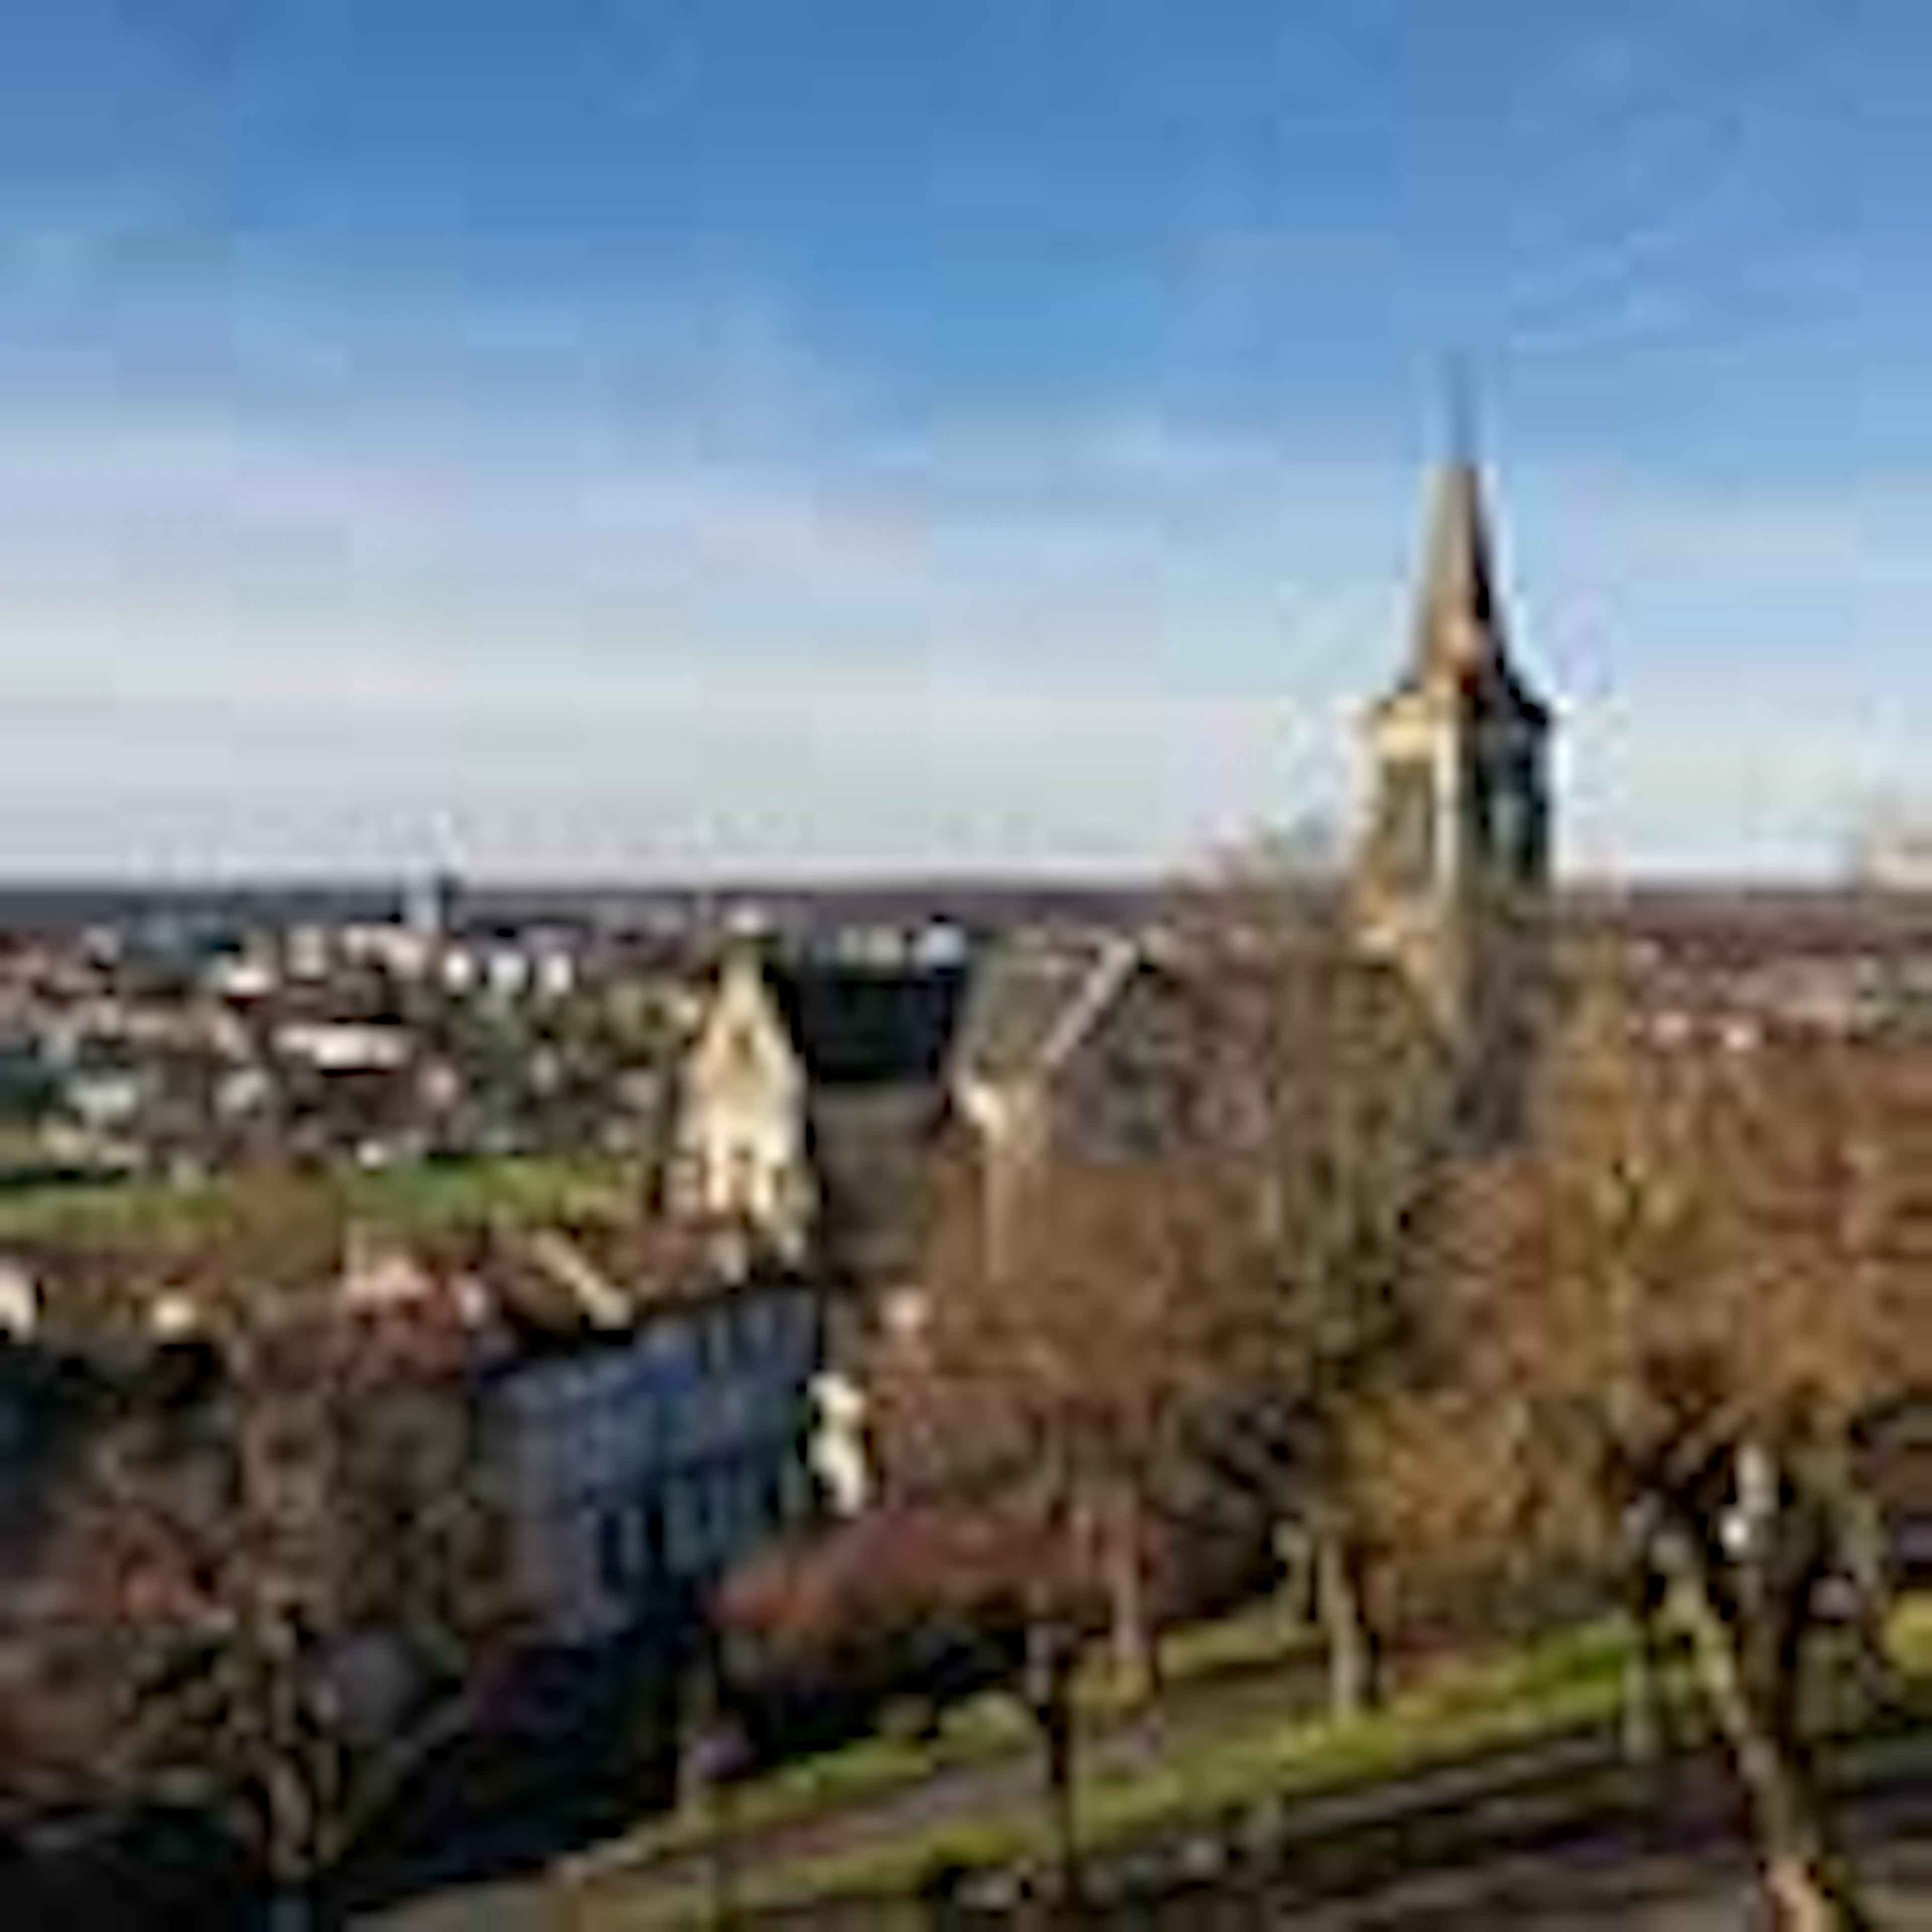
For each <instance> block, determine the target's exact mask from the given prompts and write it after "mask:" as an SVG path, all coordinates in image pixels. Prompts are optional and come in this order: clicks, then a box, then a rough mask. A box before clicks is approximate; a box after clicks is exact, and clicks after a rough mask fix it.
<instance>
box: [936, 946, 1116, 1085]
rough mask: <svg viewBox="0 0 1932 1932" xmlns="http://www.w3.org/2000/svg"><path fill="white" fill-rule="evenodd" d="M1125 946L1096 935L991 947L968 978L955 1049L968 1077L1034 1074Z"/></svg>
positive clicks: (959, 1065)
mask: <svg viewBox="0 0 1932 1932" xmlns="http://www.w3.org/2000/svg"><path fill="white" fill-rule="evenodd" d="M1125 944H1126V942H1125V941H1123V940H1121V938H1119V937H1118V935H1112V934H1107V933H1099V932H1053V933H1049V932H1034V933H1026V934H1023V935H1019V936H1018V937H1016V938H1013V939H1012V940H1010V941H1007V942H1006V943H1004V944H1001V945H1000V946H998V947H995V948H994V949H993V950H992V952H991V953H989V955H988V956H986V958H985V959H984V960H983V962H981V964H980V967H979V968H978V970H977V972H976V973H975V974H974V983H973V986H972V989H971V992H970V993H969V995H968V998H967V1001H966V1010H965V1016H964V1017H963V1018H962V1021H961V1023H960V1027H959V1040H958V1043H957V1044H956V1047H955V1049H954V1056H953V1060H954V1066H955V1067H956V1070H958V1072H959V1073H961V1074H962V1075H963V1076H965V1077H967V1078H968V1079H980V1080H986V1081H989V1082H996V1083H998V1082H1006V1081H1010V1080H1014V1079H1024V1078H1026V1077H1027V1076H1030V1075H1032V1074H1034V1073H1038V1072H1040V1070H1041V1069H1042V1067H1043V1063H1044V1061H1046V1059H1047V1058H1049V1057H1050V1056H1051V1055H1052V1052H1053V1051H1054V1049H1055V1046H1056V1044H1057V1043H1058V1041H1059V1040H1061V1038H1062V1037H1064V1033H1065V1030H1066V1028H1067V1024H1068V1022H1069V1019H1070V1016H1073V1014H1074V1013H1075V1012H1076V1008H1077V1007H1079V1004H1080V1003H1081V1001H1082V998H1083V995H1088V993H1090V992H1091V990H1092V989H1094V986H1095V984H1096V980H1097V976H1098V975H1100V974H1103V972H1104V971H1106V968H1107V967H1108V965H1109V962H1110V961H1112V960H1113V959H1116V958H1117V957H1118V956H1119V954H1120V952H1121V948H1122V947H1124V945H1125Z"/></svg>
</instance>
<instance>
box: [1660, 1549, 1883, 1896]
mask: <svg viewBox="0 0 1932 1932" xmlns="http://www.w3.org/2000/svg"><path fill="white" fill-rule="evenodd" d="M1668 1541H1669V1542H1670V1544H1673V1546H1675V1547H1673V1548H1671V1549H1670V1550H1668V1551H1667V1560H1668V1562H1669V1565H1670V1573H1671V1574H1672V1577H1673V1580H1674V1581H1675V1582H1676V1584H1677V1586H1678V1595H1679V1604H1680V1605H1681V1607H1682V1614H1683V1616H1684V1619H1685V1623H1686V1624H1687V1625H1688V1629H1689V1634H1690V1637H1691V1650H1692V1655H1693V1657H1694V1659H1695V1661H1696V1664H1697V1674H1698V1678H1699V1680H1700V1684H1701V1685H1702V1687H1703V1691H1704V1694H1705V1697H1706V1699H1707V1700H1708V1701H1709V1704H1710V1706H1711V1709H1712V1715H1714V1716H1715V1718H1716V1719H1717V1721H1718V1728H1719V1729H1720V1730H1721V1732H1722V1733H1723V1734H1724V1742H1725V1744H1726V1746H1727V1748H1728V1749H1729V1751H1730V1755H1731V1760H1732V1763H1733V1766H1734V1767H1735V1768H1736V1772H1737V1775H1738V1779H1739V1783H1740V1784H1742V1786H1743V1787H1744V1791H1745V1799H1746V1802H1747V1805H1748V1809H1749V1812H1750V1816H1751V1829H1752V1832H1753V1835H1754V1837H1755V1838H1756V1839H1757V1854H1758V1860H1759V1864H1760V1868H1761V1870H1762V1873H1763V1880H1764V1888H1765V1894H1766V1898H1767V1900H1769V1903H1770V1905H1771V1906H1772V1911H1773V1912H1774V1913H1775V1915H1776V1917H1775V1922H1776V1924H1778V1927H1779V1928H1780V1932H1857V1928H1858V1927H1861V1926H1863V1925H1864V1924H1865V1923H1866V1921H1865V1919H1864V1917H1863V1915H1861V1912H1860V1911H1859V1909H1858V1905H1857V1902H1856V1900H1855V1895H1854V1894H1853V1892H1852V1888H1851V1885H1850V1882H1849V1879H1848V1878H1847V1877H1846V1875H1845V1874H1844V1873H1843V1871H1842V1870H1840V1869H1839V1868H1838V1864H1837V1862H1836V1861H1835V1859H1834V1858H1832V1855H1831V1849H1830V1847H1829V1844H1828V1843H1827V1842H1826V1832H1825V1826H1824V1820H1823V1817H1822V1815H1821V1814H1820V1809H1819V1806H1818V1802H1817V1795H1816V1793H1815V1792H1814V1790H1813V1789H1812V1784H1811V1778H1810V1775H1809V1773H1808V1768H1807V1766H1805V1763H1804V1762H1803V1759H1802V1755H1801V1754H1800V1752H1799V1750H1798V1749H1797V1748H1796V1739H1795V1737H1794V1736H1791V1735H1790V1734H1788V1733H1787V1731H1786V1730H1784V1727H1781V1725H1780V1724H1779V1723H1778V1720H1777V1718H1776V1715H1775V1713H1774V1712H1767V1711H1766V1709H1764V1708H1763V1703H1762V1702H1761V1700H1760V1698H1759V1697H1754V1695H1753V1694H1752V1686H1751V1682H1750V1681H1749V1676H1748V1673H1747V1672H1746V1670H1745V1667H1744V1660H1743V1658H1742V1657H1741V1655H1740V1643H1739V1637H1738V1635H1737V1634H1736V1633H1734V1632H1733V1630H1732V1629H1731V1628H1730V1625H1728V1624H1727V1622H1725V1620H1724V1617H1723V1616H1722V1615H1721V1613H1719V1611H1718V1607H1717V1605H1716V1604H1715V1602H1714V1601H1712V1596H1711V1592H1710V1590H1709V1586H1708V1585H1707V1583H1706V1579H1705V1577H1704V1575H1703V1571H1702V1568H1701V1566H1700V1564H1699V1562H1698V1561H1697V1557H1696V1556H1695V1554H1694V1553H1693V1552H1692V1551H1691V1550H1690V1549H1689V1548H1688V1547H1686V1546H1685V1545H1684V1544H1682V1542H1681V1541H1680V1540H1679V1539H1677V1538H1670V1539H1668ZM1778 1701H1779V1703H1780V1704H1781V1705H1782V1704H1784V1703H1788V1702H1789V1700H1786V1699H1784V1698H1781V1699H1780V1700H1778Z"/></svg>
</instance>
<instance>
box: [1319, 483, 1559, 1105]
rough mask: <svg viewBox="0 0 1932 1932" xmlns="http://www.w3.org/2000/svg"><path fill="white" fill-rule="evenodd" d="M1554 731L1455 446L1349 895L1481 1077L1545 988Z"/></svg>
mask: <svg viewBox="0 0 1932 1932" xmlns="http://www.w3.org/2000/svg"><path fill="white" fill-rule="evenodd" d="M1550 725H1551V720H1550V712H1549V710H1548V709H1547V707H1546V706H1544V704H1543V703H1542V702H1541V700H1539V699H1538V698H1537V697H1535V695H1534V694H1532V691H1530V690H1529V687H1528V685H1526V683H1525V682H1524V680H1523V676H1522V675H1521V673H1520V672H1519V670H1517V667H1516V665H1515V664H1514V662H1513V661H1511V656H1510V652H1509V646H1508V637H1507V635H1506V628H1505V623H1504V621H1503V615H1502V605H1501V600H1500V598H1499V594H1498V589H1497V583H1496V559H1495V556H1494V553H1493V547H1492V544H1491V541H1490V525H1489V519H1488V516H1487V511H1486V510H1485V508H1484V500H1483V484H1482V478H1481V473H1480V472H1479V470H1478V467H1477V465H1476V463H1475V460H1474V458H1472V456H1471V455H1469V452H1467V450H1466V449H1463V450H1459V451H1458V452H1457V453H1456V455H1454V458H1453V459H1452V460H1451V461H1450V462H1448V463H1446V464H1445V465H1444V466H1443V468H1442V472H1441V473H1440V475H1439V477H1438V478H1437V479H1436V496H1435V502H1434V505H1433V511H1432V515H1431V522H1430V529H1429V535H1428V550H1427V555H1426V556H1425V558H1424V565H1423V575H1422V583H1421V592H1420V595H1419V596H1418V601H1417V604H1416V608H1415V630H1414V634H1413V637H1412V640H1411V645H1410V651H1409V661H1408V663H1407V664H1406V666H1405V667H1404V669H1403V673H1402V675H1401V676H1400V679H1399V680H1398V681H1397V684H1396V685H1395V687H1394V689H1393V690H1392V691H1390V692H1389V693H1388V694H1387V695H1386V696H1385V697H1384V698H1383V699H1382V700H1381V702H1380V703H1378V704H1376V706H1374V707H1373V709H1372V710H1371V711H1370V713H1369V715H1368V718H1367V723H1366V736H1367V750H1368V757H1369V764H1370V807H1369V813H1368V823H1367V830H1366V835H1365V837H1364V841H1363V844H1362V847H1361V852H1360V853H1359V856H1358V864H1357V870H1356V877H1355V892H1356V912H1357V918H1358V927H1359V931H1360V934H1361V939H1362V941H1363V944H1364V946H1365V947H1367V949H1368V950H1370V951H1371V952H1372V953H1374V954H1376V955H1377V956H1380V957H1382V958H1384V959H1387V960H1388V961H1389V962H1390V963H1391V965H1394V967H1395V968H1396V969H1397V971H1399V972H1400V974H1402V975H1403V978H1404V979H1405V980H1407V982H1408V983H1409V986H1410V987H1411V988H1412V990H1413V991H1414V992H1415V993H1416V994H1417V995H1418V996H1419V998H1421V1001H1422V1003H1423V1004H1424V1007H1425V1009H1426V1010H1427V1011H1428V1012H1429V1013H1430V1015H1431V1016H1433V1019H1435V1021H1436V1024H1437V1025H1438V1026H1439V1028H1440V1029H1441V1031H1442V1033H1443V1034H1444V1036H1445V1038H1446V1039H1447V1040H1449V1041H1450V1043H1451V1044H1452V1046H1454V1047H1455V1048H1456V1049H1457V1051H1458V1052H1459V1054H1460V1055H1463V1056H1464V1057H1465V1058H1466V1061H1468V1063H1469V1064H1471V1066H1472V1069H1473V1068H1475V1067H1483V1068H1485V1069H1486V1070H1490V1071H1502V1070H1504V1069H1502V1068H1501V1067H1499V1066H1498V1064H1497V1063H1498V1062H1499V1061H1505V1062H1515V1061H1520V1059H1521V1058H1523V1049H1524V1046H1525V1036H1524V1034H1523V1019H1524V1014H1525V1010H1526V1007H1528V1006H1529V1005H1530V1004H1532V1003H1533V1002H1534V1001H1535V985H1536V984H1537V983H1539V982H1540V959H1541V947H1540V944H1539V943H1538V933H1539V932H1540V929H1541V926H1542V925H1543V922H1544V921H1543V915H1544V910H1545V908H1546V905H1547V899H1548V896H1549V888H1550V784H1549V748H1550ZM1503 1084H1504V1085H1511V1084H1514V1083H1512V1082H1504V1083H1503Z"/></svg>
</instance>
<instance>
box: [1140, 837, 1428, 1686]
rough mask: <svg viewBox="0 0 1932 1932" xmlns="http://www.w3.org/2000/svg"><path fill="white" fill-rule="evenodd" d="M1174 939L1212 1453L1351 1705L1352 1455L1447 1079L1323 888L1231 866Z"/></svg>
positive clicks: (1423, 1248)
mask: <svg viewBox="0 0 1932 1932" xmlns="http://www.w3.org/2000/svg"><path fill="white" fill-rule="evenodd" d="M1177 929H1178V959H1179V962H1180V966H1181V971H1182V973H1183V974H1184V978H1185V982H1186V984H1187V987H1188V989H1189V992H1190V1000H1191V1005H1192V1009H1193V1040H1194V1041H1195V1043H1196V1052H1195V1059H1196V1069H1197V1084H1196V1090H1195V1092H1194V1094H1193V1100H1192V1107H1191V1112H1190V1121H1189V1124H1188V1136H1189V1140H1190V1144H1191V1145H1193V1147H1194V1148H1196V1149H1198V1150H1199V1155H1198V1158H1197V1161H1196V1166H1197V1169H1198V1171H1199V1176H1200V1180H1199V1182H1198V1183H1197V1184H1200V1185H1202V1186H1204V1187H1205V1191H1206V1193H1207V1195H1208V1198H1209V1199H1210V1200H1211V1202H1212V1208H1211V1213H1210V1214H1209V1215H1208V1217H1206V1219H1207V1222H1208V1228H1209V1230H1210V1240H1211V1247H1212V1250H1213V1262H1212V1265H1213V1268H1214V1271H1215V1272H1216V1273H1217V1276H1218V1277H1220V1280H1221V1283H1222V1286H1221V1291H1220V1295H1219V1296H1218V1298H1217V1312H1218V1313H1219V1314H1220V1316H1222V1317H1223V1319H1224V1322H1225V1326H1224V1327H1223V1329H1222V1331H1220V1334H1218V1335H1217V1338H1216V1346H1215V1348H1214V1358H1215V1360H1216V1365H1217V1372H1218V1373H1219V1375H1220V1378H1221V1387H1222V1391H1223V1403H1222V1404H1221V1405H1220V1408H1219V1409H1218V1411H1217V1413H1216V1415H1215V1416H1214V1432H1213V1434H1212V1436H1211V1442H1212V1443H1213V1446H1214V1450H1215V1451H1216V1460H1217V1466H1219V1467H1220V1469H1221V1470H1222V1471H1223V1472H1224V1473H1226V1474H1228V1475H1232V1476H1233V1477H1234V1478H1235V1479H1236V1480H1237V1481H1240V1482H1241V1483H1243V1484H1246V1485H1247V1486H1248V1487H1250V1488H1251V1489H1252V1490H1253V1491H1254V1492H1255V1493H1256V1494H1258V1495H1259V1496H1260V1497H1261V1498H1262V1499H1263V1501H1264V1502H1265V1504H1266V1505H1267V1507H1268V1508H1269V1510H1270V1511H1271V1514H1273V1516H1274V1518H1275V1519H1276V1520H1277V1523H1278V1524H1279V1525H1280V1531H1281V1532H1282V1534H1283V1535H1285V1536H1286V1535H1292V1536H1293V1537H1294V1538H1295V1540H1296V1541H1298V1542H1299V1543H1300V1544H1301V1546H1302V1547H1304V1549H1305V1550H1306V1551H1307V1554H1308V1556H1310V1559H1312V1568H1313V1581H1314V1585H1315V1597H1316V1609H1317V1613H1318V1615H1319V1619H1320V1621H1321V1622H1322V1627H1323V1628H1324V1630H1325V1632H1326V1634H1327V1637H1328V1646H1329V1655H1330V1663H1331V1670H1330V1678H1331V1701H1332V1703H1333V1704H1334V1707H1335V1708H1336V1709H1337V1710H1338V1711H1343V1712H1347V1711H1351V1710H1354V1709H1358V1708H1359V1707H1360V1706H1361V1705H1362V1704H1363V1703H1364V1702H1366V1701H1367V1700H1368V1699H1369V1698H1370V1697H1372V1696H1373V1694H1374V1692H1375V1688H1376V1642H1375V1639H1374V1636H1373V1628H1372V1625H1373V1619H1372V1617H1371V1614H1370V1606H1369V1598H1368V1591H1367V1565H1368V1559H1369V1557H1370V1547H1369V1538H1368V1536H1367V1534H1366V1527H1367V1518H1366V1517H1365V1514H1364V1508H1363V1506H1362V1495H1361V1479H1362V1470H1363V1457H1364V1445H1365V1441H1366V1439H1367V1438H1368V1437H1369V1436H1371V1435H1372V1434H1373V1432H1374V1430H1376V1429H1377V1428H1378V1427H1379V1426H1380V1424H1381V1421H1382V1418H1383V1415H1384V1414H1385V1411H1386V1409H1387V1408H1388V1405H1389V1403H1391V1400H1392V1399H1393V1397H1394V1396H1395V1395H1396V1394H1397V1393H1398V1392H1399V1391H1400V1390H1401V1388H1403V1386H1404V1385H1405V1384H1406V1381H1407V1379H1408V1378H1409V1375H1410V1373H1411V1371H1412V1369H1413V1367H1414V1365H1415V1347H1416V1345H1417V1342H1418V1337H1419V1334H1420V1332H1421V1331H1420V1329H1419V1327H1418V1323H1417V1322H1416V1320H1415V1311H1416V1308H1417V1306H1418V1298H1419V1296H1420V1295H1421V1293H1422V1291H1423V1289H1424V1286H1425V1285H1426V1283H1427V1278H1428V1276H1429V1274H1430V1270H1431V1268H1433V1240H1434V1230H1435V1209H1436V1202H1437V1200H1438V1198H1439V1193H1440V1190H1441V1186H1442V1178H1443V1176H1444V1174H1445V1170H1446V1164H1447V1162H1448V1159H1449V1157H1450V1156H1451V1152H1452V1142H1451V1131H1452V1127H1453V1121H1452V1112H1451V1109H1452V1104H1453V1100H1454V1085H1453V1081H1452V1077H1451V1066H1450V1063H1449V1061H1448V1056H1447V1055H1446V1054H1445V1052H1444V1050H1443V1048H1442V1044H1441V1043H1440V1042H1439V1040H1438V1039H1437V1038H1436V1036H1435V1035H1434V1034H1433V1031H1431V1029H1430V1026H1429V1025H1428V1024H1427V1021H1426V1019H1424V1016H1423V1015H1422V1014H1421V1012H1420V1011H1419V1010H1418V1008H1417V1007H1416V1006H1415V1004H1414V1003H1413V1002H1412V1001H1411V1000H1410V999H1409V998H1408V996H1407V995H1406V992H1405V990H1404V989H1403V987H1402V986H1401V985H1400V983H1398V982H1397V980H1396V979H1395V978H1394V976H1393V975H1391V974H1387V973H1385V972H1383V971H1381V970H1380V969H1379V968H1376V966H1374V965H1372V964H1371V963H1370V962H1367V961H1366V960H1365V959H1364V958H1363V957H1362V956H1361V953H1359V951H1358V950H1357V948H1356V947H1355V945H1354V944H1353V943H1352V935H1351V933H1350V932H1349V927H1348V925H1347V922H1346V913H1345V911H1344V909H1343V907H1342V905H1341V904H1340V901H1338V899H1337V898H1336V897H1335V895H1334V894H1333V892H1329V891H1327V890H1325V889H1321V888H1319V886H1315V885H1313V884H1311V883H1310V882H1308V881H1306V880H1301V879H1298V878H1296V877H1294V876H1292V875H1288V874H1283V873H1281V872H1280V871H1277V870H1274V869H1271V868H1266V867H1258V866H1256V865H1237V866H1235V867H1234V868H1231V869H1230V870H1229V871H1227V872H1226V873H1225V874H1223V875H1222V876H1221V877H1218V878H1217V879H1215V880H1211V881H1210V882H1209V883H1208V885H1207V886H1205V887H1204V888H1201V889H1196V890H1195V891H1194V892H1191V893H1190V894H1188V895H1186V897H1185V898H1184V900H1183V901H1182V902H1181V907H1180V913H1179V917H1178V925H1177Z"/></svg>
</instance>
